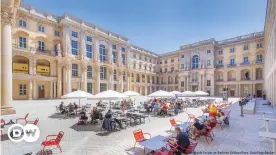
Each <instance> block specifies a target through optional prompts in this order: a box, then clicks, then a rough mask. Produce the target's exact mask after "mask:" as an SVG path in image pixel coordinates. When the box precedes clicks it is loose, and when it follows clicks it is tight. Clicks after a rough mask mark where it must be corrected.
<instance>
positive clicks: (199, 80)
mask: <svg viewBox="0 0 276 155" xmlns="http://www.w3.org/2000/svg"><path fill="white" fill-rule="evenodd" d="M198 77H199V78H198V90H201V88H202V87H201V74H199V76H198Z"/></svg>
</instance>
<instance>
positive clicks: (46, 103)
mask: <svg viewBox="0 0 276 155" xmlns="http://www.w3.org/2000/svg"><path fill="white" fill-rule="evenodd" d="M144 99H145V98H142V97H141V98H139V99H137V101H136V102H140V101H143V100H144ZM64 101H65V103H66V104H67V103H69V102H70V101H71V100H64ZM76 102H77V100H76ZM82 102H83V103H86V101H85V100H84V101H82ZM89 102H91V101H89ZM262 102H263V101H262V100H257V109H256V111H257V113H256V114H255V115H245V117H240V113H239V112H240V109H239V106H238V104H234V105H232V107H231V108H230V109H231V118H230V127H228V128H224V130H221V129H220V128H218V127H216V128H215V130H214V134H215V137H214V140H213V141H212V142H211V143H210V144H209V145H208V144H206V143H205V142H204V139H203V138H201V139H200V140H199V143H198V146H197V147H196V151H197V152H199V154H208V153H211V154H213V152H216V151H224V152H225V153H221V154H227V152H230V151H232V153H231V152H230V153H231V154H238V153H235V152H234V151H237V152H240V151H244V153H243V154H247V152H248V154H253V152H254V151H260V152H262V151H263V152H264V151H272V142H271V140H269V139H266V140H264V141H261V139H262V138H261V137H259V136H258V132H259V131H265V129H264V128H262V129H260V127H261V126H262V125H263V124H264V121H262V120H259V119H258V118H261V116H262V115H261V112H263V111H269V112H272V114H271V117H276V110H274V108H268V107H265V106H263V105H262ZM59 103H60V100H39V101H37V100H34V101H14V103H13V104H14V106H15V108H16V110H17V114H16V115H10V116H3V117H2V118H3V119H4V120H9V119H15V118H17V117H23V116H25V114H26V113H28V112H29V113H30V116H29V120H35V119H36V118H39V123H38V127H39V128H40V138H39V139H38V141H37V142H34V143H27V142H20V143H14V142H11V141H10V140H8V139H7V135H6V133H7V129H5V130H4V132H3V133H4V138H3V139H2V141H1V147H2V149H1V154H2V155H22V154H24V153H28V152H34V154H35V153H36V152H38V151H39V150H40V149H41V148H42V147H41V145H40V144H41V142H42V141H43V140H45V137H46V136H47V135H49V134H57V133H58V132H59V131H64V133H65V134H64V138H63V139H62V141H61V148H62V150H63V152H62V153H61V154H62V155H125V154H126V155H127V154H129V155H143V151H142V149H141V148H139V145H137V146H136V148H133V145H134V137H133V134H132V132H133V131H134V130H136V129H142V130H143V131H144V132H148V133H151V135H152V136H156V135H164V136H167V135H171V134H172V133H171V132H170V131H169V129H170V123H169V117H166V118H159V117H151V118H150V121H149V120H148V119H146V123H145V124H142V125H137V126H134V127H128V128H127V129H123V130H121V131H118V132H113V133H110V134H109V135H101V134H99V131H100V130H99V128H100V127H94V125H88V126H85V127H81V126H76V123H77V118H71V119H61V118H52V117H50V116H52V115H53V114H54V113H55V106H56V105H58V104H59ZM188 112H189V113H192V114H195V115H196V116H200V115H202V112H201V110H200V109H199V108H188ZM187 118H188V116H187V115H186V114H185V113H181V114H179V115H178V116H175V119H176V120H182V121H186V120H187ZM270 130H271V132H275V133H276V123H270ZM250 151H251V152H250ZM54 152H58V150H54ZM256 154H259V153H256Z"/></svg>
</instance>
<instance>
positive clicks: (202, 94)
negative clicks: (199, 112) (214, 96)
mask: <svg viewBox="0 0 276 155" xmlns="http://www.w3.org/2000/svg"><path fill="white" fill-rule="evenodd" d="M195 95H196V96H207V95H209V94H208V93H206V92H204V91H196V92H195Z"/></svg>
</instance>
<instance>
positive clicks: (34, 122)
mask: <svg viewBox="0 0 276 155" xmlns="http://www.w3.org/2000/svg"><path fill="white" fill-rule="evenodd" d="M38 121H39V119H38V118H36V119H35V120H34V121H27V123H26V124H33V125H37V123H38Z"/></svg>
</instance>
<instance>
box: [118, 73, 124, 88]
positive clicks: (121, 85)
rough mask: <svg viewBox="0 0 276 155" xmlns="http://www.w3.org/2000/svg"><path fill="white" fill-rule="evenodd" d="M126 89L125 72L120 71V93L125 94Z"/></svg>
mask: <svg viewBox="0 0 276 155" xmlns="http://www.w3.org/2000/svg"><path fill="white" fill-rule="evenodd" d="M123 89H124V80H123V71H122V70H120V71H119V92H121V93H122V92H123Z"/></svg>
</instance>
